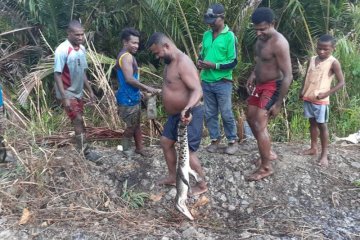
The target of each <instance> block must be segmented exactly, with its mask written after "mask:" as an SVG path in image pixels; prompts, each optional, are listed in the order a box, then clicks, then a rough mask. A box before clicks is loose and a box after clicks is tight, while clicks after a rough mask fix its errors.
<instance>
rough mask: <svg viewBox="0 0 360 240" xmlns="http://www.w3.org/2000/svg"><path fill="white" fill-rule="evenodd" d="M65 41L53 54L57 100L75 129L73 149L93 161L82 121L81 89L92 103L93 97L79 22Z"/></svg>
mask: <svg viewBox="0 0 360 240" xmlns="http://www.w3.org/2000/svg"><path fill="white" fill-rule="evenodd" d="M67 33H68V37H67V40H65V41H64V42H63V43H61V44H60V45H59V46H58V47H57V48H56V50H55V63H54V78H55V82H56V84H55V90H56V97H57V99H59V100H61V101H62V104H63V107H64V109H65V111H66V113H67V115H68V117H69V118H70V120H71V122H72V124H73V126H74V129H75V140H76V147H77V149H78V150H79V152H81V153H83V154H84V156H85V158H86V159H88V160H91V161H95V160H97V159H98V158H99V156H98V155H97V154H95V153H94V152H92V151H90V149H89V147H88V146H87V145H86V139H85V126H84V120H83V109H84V102H83V100H82V97H83V89H84V86H85V87H86V89H87V90H88V92H89V95H90V99H91V102H93V100H94V99H95V97H94V93H93V91H92V89H91V87H90V84H89V82H88V79H87V77H86V73H85V72H86V69H87V67H88V66H87V62H86V52H85V47H84V46H83V45H82V43H83V40H84V29H83V27H82V26H81V24H80V22H78V21H76V20H73V21H71V22H70V23H69V26H68V29H67Z"/></svg>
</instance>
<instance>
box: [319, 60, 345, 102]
mask: <svg viewBox="0 0 360 240" xmlns="http://www.w3.org/2000/svg"><path fill="white" fill-rule="evenodd" d="M331 70H332V71H333V72H334V74H335V77H336V80H337V84H336V85H335V87H333V88H331V89H330V90H329V91H327V92H324V93H322V92H321V93H319V94H318V96H317V99H323V98H326V97H327V96H330V95H331V94H333V93H334V92H336V91H338V90H339V89H340V88H342V87H343V86H344V85H345V79H344V74H343V72H342V70H341V65H340V63H339V61H338V60H335V61H334V62H333V64H332V66H331Z"/></svg>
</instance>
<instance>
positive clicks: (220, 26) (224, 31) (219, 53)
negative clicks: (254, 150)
mask: <svg viewBox="0 0 360 240" xmlns="http://www.w3.org/2000/svg"><path fill="white" fill-rule="evenodd" d="M224 16H225V10H224V6H223V5H221V4H219V3H216V4H213V5H211V6H210V7H209V8H208V9H207V11H206V13H205V15H204V22H205V23H206V24H208V25H209V26H210V28H211V29H210V30H208V31H206V32H205V33H204V35H203V39H202V48H201V52H200V56H199V59H198V62H197V67H198V68H199V69H201V73H200V78H201V80H202V87H203V92H204V103H205V122H206V125H207V128H208V130H209V134H210V138H211V144H210V145H209V146H208V147H207V148H206V149H207V151H209V152H217V151H218V149H219V143H220V140H221V134H220V126H219V118H218V115H219V111H220V114H221V118H222V122H223V126H224V132H225V135H226V138H227V141H228V146H227V148H226V149H225V153H227V154H235V152H236V151H237V147H238V146H237V139H238V137H237V135H236V133H237V130H236V122H235V118H234V114H233V111H232V102H231V93H232V82H233V81H232V79H233V78H232V70H233V69H234V68H235V66H236V64H237V48H236V44H237V38H236V36H235V34H234V33H233V32H232V31H230V29H229V27H228V26H227V25H226V24H225V23H224Z"/></svg>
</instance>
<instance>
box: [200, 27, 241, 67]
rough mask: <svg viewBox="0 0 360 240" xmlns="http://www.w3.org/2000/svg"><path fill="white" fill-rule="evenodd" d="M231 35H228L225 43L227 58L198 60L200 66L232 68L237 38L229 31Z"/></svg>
mask: <svg viewBox="0 0 360 240" xmlns="http://www.w3.org/2000/svg"><path fill="white" fill-rule="evenodd" d="M228 34H231V37H229V41H228V43H227V47H228V48H227V59H226V60H225V61H222V62H216V63H213V62H209V61H200V66H201V67H202V68H205V69H219V70H225V69H233V68H235V67H236V64H237V62H238V61H237V38H236V36H235V35H234V33H233V32H229V33H228Z"/></svg>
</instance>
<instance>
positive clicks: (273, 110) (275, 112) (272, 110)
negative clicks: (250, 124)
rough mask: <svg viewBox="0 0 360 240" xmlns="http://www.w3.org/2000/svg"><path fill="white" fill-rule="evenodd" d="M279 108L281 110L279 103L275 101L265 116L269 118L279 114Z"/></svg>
mask: <svg viewBox="0 0 360 240" xmlns="http://www.w3.org/2000/svg"><path fill="white" fill-rule="evenodd" d="M280 110H281V104H277V103H275V104H274V105H272V106H271V108H270V109H269V111H268V112H267V113H266V116H267V117H269V118H275V117H276V116H277V115H278V114H279V112H280Z"/></svg>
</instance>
